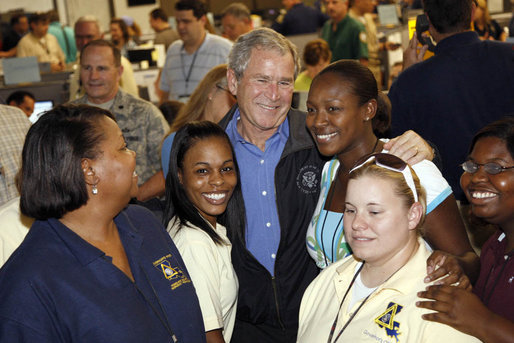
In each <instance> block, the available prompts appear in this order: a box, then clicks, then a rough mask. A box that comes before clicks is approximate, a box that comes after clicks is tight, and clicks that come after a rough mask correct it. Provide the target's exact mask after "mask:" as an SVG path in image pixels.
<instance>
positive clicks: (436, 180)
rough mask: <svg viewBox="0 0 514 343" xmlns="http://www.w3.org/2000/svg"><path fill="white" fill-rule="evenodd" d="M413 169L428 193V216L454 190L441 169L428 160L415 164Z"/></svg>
mask: <svg viewBox="0 0 514 343" xmlns="http://www.w3.org/2000/svg"><path fill="white" fill-rule="evenodd" d="M412 169H414V171H415V172H416V174H417V175H418V178H419V180H420V182H421V185H422V186H423V187H424V188H425V191H426V193H427V214H428V213H430V212H432V211H433V210H434V209H435V208H436V207H437V206H439V204H441V203H442V202H443V201H444V200H445V199H446V198H447V197H448V196H449V195H450V194H452V189H451V187H450V185H449V184H448V182H447V181H446V179H445V178H444V177H443V175H442V174H441V172H440V171H439V169H437V167H436V166H435V164H433V163H432V162H430V161H428V160H423V161H421V162H419V163H417V164H415V165H414V166H413V167H412Z"/></svg>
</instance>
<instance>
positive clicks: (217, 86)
mask: <svg viewBox="0 0 514 343" xmlns="http://www.w3.org/2000/svg"><path fill="white" fill-rule="evenodd" d="M216 88H218V89H219V90H222V91H225V92H229V93H230V91H229V90H228V88H227V87H223V86H222V85H221V84H219V83H217V84H216ZM230 94H232V93H230Z"/></svg>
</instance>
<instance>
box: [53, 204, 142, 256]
mask: <svg viewBox="0 0 514 343" xmlns="http://www.w3.org/2000/svg"><path fill="white" fill-rule="evenodd" d="M114 222H115V223H116V226H117V228H118V231H119V234H120V239H121V240H122V241H126V242H127V243H128V241H127V239H130V238H132V239H133V241H130V244H131V245H132V244H135V246H137V247H139V246H141V244H142V237H141V236H140V235H139V234H138V230H137V228H135V227H134V226H133V225H132V223H131V222H130V221H129V220H128V218H127V215H126V214H125V213H124V212H123V211H122V212H121V213H120V214H118V215H117V216H116V217H115V218H114ZM48 224H49V225H50V227H51V228H52V229H53V230H54V232H55V233H56V234H57V235H58V236H59V237H60V238H61V240H62V241H63V242H64V244H65V245H66V246H67V247H68V249H69V250H70V252H71V253H72V254H73V255H74V256H75V257H76V258H77V260H78V261H79V262H80V263H81V264H82V265H84V266H85V265H88V264H89V263H91V262H93V261H95V260H96V259H98V258H101V257H103V256H106V254H105V253H104V252H103V251H102V250H100V249H98V248H96V247H95V246H93V245H92V244H90V243H88V242H86V241H85V240H84V239H83V238H81V237H80V236H79V235H78V234H76V233H75V232H73V231H72V230H71V229H69V228H68V227H67V226H66V225H64V224H63V223H61V222H60V221H59V220H58V219H55V218H50V219H48ZM124 246H125V244H124Z"/></svg>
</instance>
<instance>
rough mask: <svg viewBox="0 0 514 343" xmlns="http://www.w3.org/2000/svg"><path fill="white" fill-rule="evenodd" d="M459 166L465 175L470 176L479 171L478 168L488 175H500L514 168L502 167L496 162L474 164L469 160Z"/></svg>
mask: <svg viewBox="0 0 514 343" xmlns="http://www.w3.org/2000/svg"><path fill="white" fill-rule="evenodd" d="M460 166H461V167H462V169H463V170H464V171H465V172H466V173H470V174H475V173H476V172H477V171H478V169H480V167H484V170H485V172H486V173H487V174H490V175H496V174H500V173H501V172H503V171H505V170H508V169H512V168H514V166H510V167H503V166H501V165H500V164H498V163H496V162H489V163H483V164H482V163H476V162H474V161H471V160H467V161H466V162H464V163H462V164H461V165H460Z"/></svg>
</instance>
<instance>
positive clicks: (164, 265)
mask: <svg viewBox="0 0 514 343" xmlns="http://www.w3.org/2000/svg"><path fill="white" fill-rule="evenodd" d="M171 261H174V259H173V258H172V256H171V254H168V255H166V256H164V257H161V258H160V259H158V260H157V261H155V262H153V265H154V267H156V268H157V269H158V270H159V271H160V272H162V274H163V275H164V277H165V278H166V279H167V280H169V281H170V282H171V289H172V290H174V289H176V288H177V287H180V286H182V285H183V284H186V283H189V282H191V280H190V279H189V278H188V277H187V276H186V275H185V274H184V272H183V271H182V269H180V267H179V266H178V265H173V264H172V262H171Z"/></svg>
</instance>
